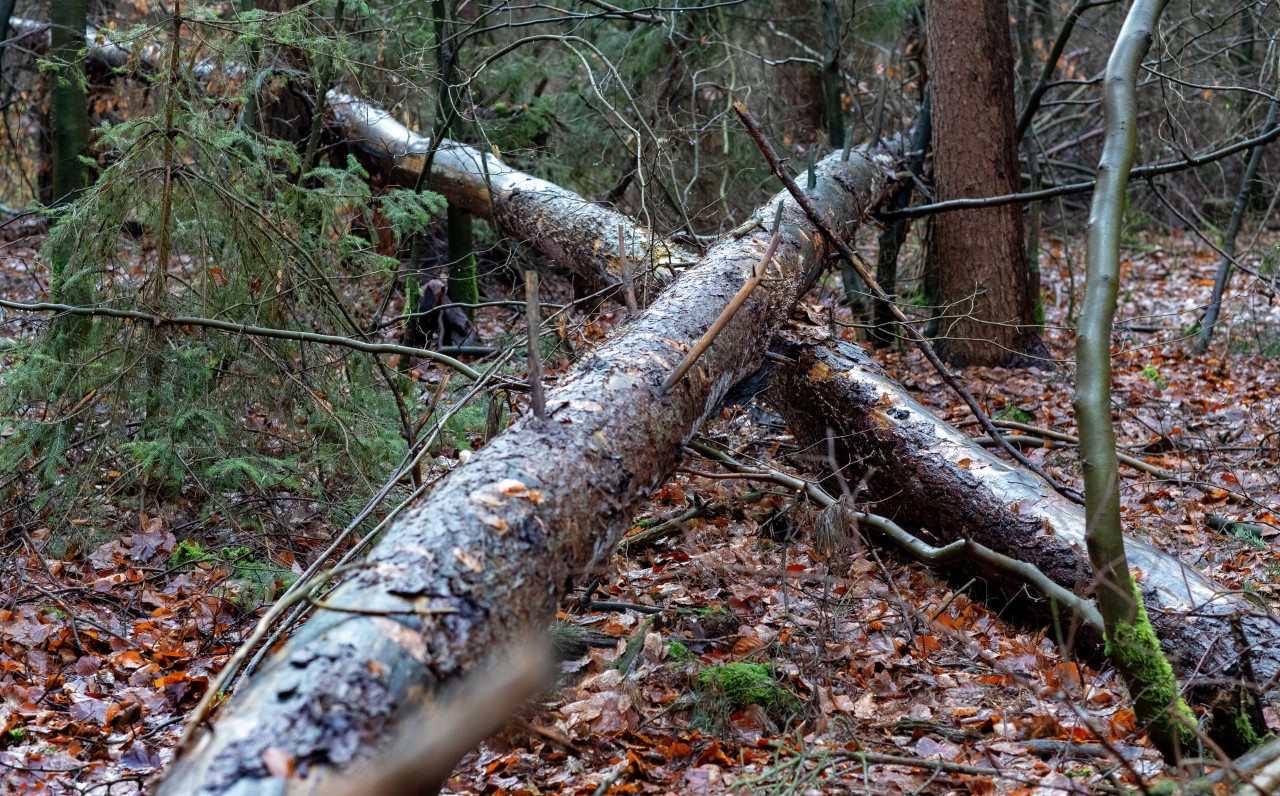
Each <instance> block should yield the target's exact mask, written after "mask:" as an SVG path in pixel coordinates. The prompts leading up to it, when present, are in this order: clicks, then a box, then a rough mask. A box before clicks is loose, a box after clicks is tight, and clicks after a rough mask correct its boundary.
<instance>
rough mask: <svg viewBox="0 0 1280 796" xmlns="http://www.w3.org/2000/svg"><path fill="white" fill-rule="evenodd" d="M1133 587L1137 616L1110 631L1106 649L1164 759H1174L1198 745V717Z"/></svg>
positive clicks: (1137, 590) (1152, 740)
mask: <svg viewBox="0 0 1280 796" xmlns="http://www.w3.org/2000/svg"><path fill="white" fill-rule="evenodd" d="M1133 591H1134V599H1135V600H1136V601H1137V619H1136V621H1134V622H1133V624H1127V623H1124V622H1120V623H1118V624H1117V626H1116V627H1115V629H1114V633H1112V632H1108V633H1107V640H1106V653H1107V656H1108V657H1109V658H1110V659H1111V660H1112V661H1113V662H1114V663H1115V665H1116V668H1118V669H1119V670H1120V673H1121V675H1122V676H1123V677H1124V679H1125V684H1126V686H1127V687H1128V689H1129V695H1130V697H1131V698H1132V699H1133V712H1134V715H1135V716H1136V717H1137V719H1138V722H1139V724H1141V725H1143V726H1145V727H1146V730H1147V735H1148V736H1149V737H1150V738H1151V742H1152V743H1154V744H1155V745H1156V747H1157V748H1158V749H1160V751H1161V753H1162V754H1164V756H1165V759H1167V760H1173V759H1174V757H1175V756H1176V755H1177V754H1178V753H1179V752H1180V751H1181V750H1187V749H1194V748H1196V745H1197V738H1196V734H1195V733H1194V732H1193V731H1192V728H1193V727H1195V725H1196V718H1195V714H1194V713H1192V712H1191V708H1190V707H1189V706H1188V705H1187V703H1186V701H1184V700H1183V699H1182V696H1181V690H1180V689H1179V687H1178V678H1177V677H1175V676H1174V674H1173V667H1172V666H1170V665H1169V660H1168V659H1167V658H1165V656H1164V652H1162V651H1161V649H1160V640H1159V639H1158V638H1157V637H1156V633H1155V629H1154V628H1152V627H1151V622H1150V620H1149V619H1148V618H1147V609H1146V606H1145V605H1144V604H1143V601H1142V593H1141V591H1139V589H1138V587H1137V584H1134V589H1133ZM1172 714H1177V716H1176V718H1175V716H1174V715H1172Z"/></svg>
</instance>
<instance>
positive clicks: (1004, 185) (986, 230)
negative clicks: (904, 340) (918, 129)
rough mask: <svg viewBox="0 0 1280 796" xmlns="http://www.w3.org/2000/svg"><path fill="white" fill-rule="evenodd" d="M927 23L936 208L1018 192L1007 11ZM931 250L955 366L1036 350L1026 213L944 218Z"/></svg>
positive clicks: (990, 211) (972, 5) (947, 349)
mask: <svg viewBox="0 0 1280 796" xmlns="http://www.w3.org/2000/svg"><path fill="white" fill-rule="evenodd" d="M924 16H925V26H926V31H927V36H928V53H929V65H930V66H929V80H930V84H931V87H932V100H933V148H934V175H935V182H936V194H937V198H938V200H940V201H945V200H947V199H954V198H958V197H962V196H995V195H999V194H1004V193H1011V192H1014V191H1016V190H1018V188H1019V183H1020V180H1019V172H1018V150H1017V142H1016V140H1015V138H1014V125H1015V118H1014V105H1013V44H1012V39H1011V36H1010V33H1009V16H1008V8H1007V4H1006V3H1005V1H1004V0H926V3H925V15H924ZM932 246H933V247H934V251H935V252H936V253H937V257H938V258H939V261H938V267H939V270H940V272H941V291H942V300H943V302H944V304H945V305H946V308H945V313H946V314H947V315H949V316H950V317H949V318H948V319H947V320H944V322H943V323H942V327H941V330H940V332H941V334H943V335H944V337H945V339H944V340H942V341H941V346H940V347H941V348H942V349H943V352H944V353H945V354H946V355H947V357H948V358H949V359H951V360H952V361H953V362H957V363H961V364H965V363H969V364H986V365H997V364H1005V363H1008V362H1010V361H1011V360H1013V359H1015V358H1016V357H1017V355H1019V354H1021V353H1029V352H1034V351H1036V350H1037V349H1038V347H1039V338H1038V336H1037V334H1036V323H1035V298H1034V296H1033V295H1032V292H1031V286H1030V278H1029V271H1028V267H1027V252H1026V247H1025V245H1024V239H1023V226H1022V211H1021V210H1020V209H1019V208H1017V207H1015V206H1005V207H994V208H978V209H972V210H964V211H959V212H954V213H947V214H945V215H942V216H940V217H939V218H938V219H937V221H936V224H935V230H934V238H933V241H932Z"/></svg>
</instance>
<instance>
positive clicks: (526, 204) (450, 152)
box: [329, 92, 698, 306]
mask: <svg viewBox="0 0 1280 796" xmlns="http://www.w3.org/2000/svg"><path fill="white" fill-rule="evenodd" d="M330 95H331V96H330V99H329V106H330V109H331V112H332V114H333V117H334V123H335V124H336V125H337V127H338V128H339V129H341V130H342V131H343V132H344V133H345V135H346V138H347V142H348V146H349V147H350V148H351V150H352V151H353V152H354V153H355V155H356V156H357V158H358V159H359V160H360V161H361V162H362V164H363V165H364V166H365V167H366V168H368V169H370V170H371V171H372V170H376V171H378V172H381V173H384V174H386V175H388V177H389V179H390V180H391V183H392V184H394V185H404V186H412V185H414V184H415V182H416V181H417V178H418V174H419V173H421V171H422V168H423V166H424V164H425V163H426V161H427V158H428V156H429V155H430V153H431V141H430V140H429V139H427V138H424V137H422V136H420V135H418V134H417V133H414V132H412V131H411V130H409V129H408V128H406V127H405V126H404V125H402V124H400V123H399V122H397V121H396V120H395V119H393V118H392V117H391V116H390V114H388V113H387V112H386V111H383V110H381V109H380V108H377V107H376V106H373V105H370V104H369V103H366V102H363V101H361V100H359V99H356V98H355V97H350V96H346V95H340V94H336V93H334V92H330ZM339 154H341V153H339ZM430 168H431V172H430V175H429V179H428V182H427V186H428V187H429V188H431V190H433V191H436V192H437V193H440V194H443V195H444V197H445V198H446V199H448V200H449V203H450V206H457V207H460V208H462V209H464V210H466V211H468V212H470V213H474V214H475V215H477V216H480V217H481V218H486V219H488V220H490V221H492V222H493V223H495V224H496V225H497V226H498V228H499V229H500V230H501V231H502V233H503V234H504V235H505V236H506V237H508V238H511V239H513V240H514V241H516V242H519V243H525V244H528V245H530V246H533V247H534V248H536V249H538V250H539V251H541V252H542V253H544V254H546V255H547V256H548V257H550V258H551V259H553V260H555V261H556V262H558V263H561V264H562V265H565V266H566V267H569V268H571V269H572V270H573V272H574V274H575V275H576V276H578V277H579V278H580V279H581V281H582V282H583V285H584V286H585V287H586V288H587V289H588V290H590V291H592V292H598V291H614V290H619V289H621V287H622V281H623V280H622V274H621V272H620V270H619V258H618V227H619V226H621V227H623V229H624V231H625V234H624V239H625V241H626V247H627V261H628V262H629V263H630V264H631V266H632V274H633V277H632V278H633V280H634V283H635V290H636V297H637V299H638V300H639V303H640V304H641V306H644V305H646V304H648V303H649V302H650V301H652V300H653V299H655V298H656V297H657V296H658V294H659V293H660V292H661V291H662V289H663V287H665V286H666V285H667V284H668V283H670V281H671V279H672V278H673V277H674V276H675V273H676V270H677V269H678V268H681V267H684V266H688V265H692V264H693V263H695V262H697V260H698V256H697V255H696V254H694V253H693V252H691V251H689V250H688V249H685V248H684V247H682V246H679V245H677V244H674V243H670V242H668V241H666V240H664V239H662V238H660V237H659V236H658V235H657V234H656V233H655V232H653V231H652V230H650V229H647V228H645V227H643V226H640V225H638V224H636V223H635V222H634V221H632V220H631V219H630V218H628V217H627V216H625V215H623V214H622V213H619V212H617V211H615V210H610V209H608V208H605V207H602V206H600V205H596V204H593V203H592V202H590V201H588V200H587V199H584V198H583V197H582V196H580V195H579V194H576V193H574V192H573V191H570V190H567V189H565V188H561V187H560V186H558V185H555V184H553V183H550V182H547V181H546V180H542V179H539V178H537V177H533V176H530V175H528V174H525V173H524V172H521V171H517V170H516V169H513V168H512V167H510V166H508V165H507V164H505V163H503V162H502V160H501V159H500V158H499V157H497V156H496V155H494V154H490V153H482V152H480V151H479V150H477V149H473V148H472V147H469V146H464V145H462V144H458V143H455V142H453V141H449V140H443V141H442V142H441V144H440V146H439V147H438V148H437V149H436V151H435V153H434V157H432V160H431V166H430Z"/></svg>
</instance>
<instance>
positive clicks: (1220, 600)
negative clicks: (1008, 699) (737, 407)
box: [768, 335, 1280, 749]
mask: <svg viewBox="0 0 1280 796" xmlns="http://www.w3.org/2000/svg"><path fill="white" fill-rule="evenodd" d="M774 350H775V351H777V352H779V353H782V354H784V355H785V356H787V357H790V358H791V359H793V360H794V363H793V364H786V365H783V366H780V367H779V368H778V369H777V370H776V371H775V374H774V378H773V383H772V385H771V387H770V390H769V393H768V396H769V400H770V402H771V403H772V404H773V405H774V406H775V407H777V408H778V410H779V411H780V412H782V415H783V417H785V418H786V420H787V423H788V425H789V426H790V427H791V430H792V432H793V433H794V434H795V435H796V438H797V441H798V442H799V443H800V444H801V445H802V447H803V449H805V450H809V451H813V452H815V453H818V454H826V453H827V452H828V451H830V452H831V453H832V454H833V455H834V461H832V462H829V463H828V466H829V467H830V468H831V469H832V470H837V469H838V470H839V471H840V472H842V473H843V474H844V477H845V479H846V480H847V481H848V482H850V483H853V482H857V481H858V480H859V479H862V478H865V479H866V485H867V489H868V491H869V495H868V497H869V498H870V500H871V501H873V505H874V507H875V511H876V512H877V513H879V514H882V515H884V516H887V517H890V518H892V519H893V520H894V521H896V522H897V523H898V524H899V525H901V526H902V527H904V528H906V529H907V530H909V531H917V530H919V531H924V532H927V533H928V534H929V536H928V537H927V539H928V541H929V542H930V543H931V544H935V545H936V544H944V543H947V542H951V541H954V540H956V539H960V538H964V537H968V538H971V539H973V540H974V541H976V542H979V543H981V544H983V545H986V546H987V547H990V548H991V549H993V550H995V551H996V552H998V553H1003V554H1005V555H1008V556H1011V557H1013V558H1016V559H1018V560H1020V561H1026V562H1028V563H1031V564H1033V565H1035V566H1036V567H1037V568H1038V569H1039V570H1040V571H1041V572H1043V573H1045V574H1046V575H1048V576H1049V577H1050V578H1051V579H1052V580H1053V581H1054V582H1056V583H1057V584H1059V585H1060V586H1063V587H1065V588H1067V589H1069V590H1071V591H1073V592H1075V593H1077V594H1081V595H1088V594H1089V593H1090V592H1091V591H1092V588H1093V579H1092V574H1091V573H1092V571H1093V570H1092V566H1091V564H1090V562H1089V558H1088V556H1087V555H1086V554H1085V551H1084V547H1085V511H1084V510H1083V509H1082V508H1081V507H1080V506H1078V505H1076V504H1074V503H1072V502H1070V501H1068V500H1066V499H1065V498H1063V497H1061V496H1059V495H1058V494H1057V493H1056V492H1054V491H1053V490H1052V489H1051V488H1050V487H1049V486H1048V484H1046V483H1045V482H1044V481H1042V480H1041V479H1039V478H1037V477H1036V476H1035V475H1033V474H1032V473H1030V472H1027V471H1026V470H1022V469H1020V468H1016V467H1014V466H1012V465H1009V464H1006V463H1005V462H1004V461H1003V460H1001V459H1000V458H998V457H997V456H995V455H994V454H992V453H990V452H988V451H986V450H984V449H982V448H980V447H978V446H977V445H976V444H974V442H973V441H971V440H969V439H968V438H966V437H965V436H964V435H963V434H961V433H960V432H959V431H956V430H955V429H953V428H951V427H950V426H948V425H947V424H946V423H944V422H942V421H941V420H939V419H937V418H936V417H935V416H934V415H933V414H932V413H931V412H929V410H928V409H926V408H925V407H923V406H921V405H920V404H919V403H918V402H917V401H916V400H915V399H914V398H912V397H911V395H910V394H909V393H908V392H907V391H906V390H905V389H904V388H903V387H902V385H900V384H898V383H897V382H895V381H894V380H893V379H892V378H890V377H889V376H888V375H887V374H886V373H885V372H884V370H883V369H882V368H880V366H879V365H877V364H876V363H875V362H873V361H872V360H871V359H870V357H868V356H867V354H866V353H865V352H863V351H862V350H861V349H859V348H858V347H856V346H852V345H848V344H838V345H814V344H813V343H811V342H809V341H806V340H805V339H804V337H803V336H801V335H789V336H784V337H783V338H782V339H781V342H780V344H779V345H775V347H774ZM1125 545H1126V548H1127V550H1128V560H1129V563H1130V564H1131V565H1132V566H1134V567H1136V568H1137V569H1138V570H1140V571H1141V572H1142V578H1141V580H1140V581H1139V583H1138V586H1139V588H1140V589H1141V593H1142V596H1143V599H1144V600H1145V602H1146V605H1147V606H1148V607H1149V608H1150V610H1151V612H1152V619H1151V621H1152V624H1153V625H1154V627H1155V631H1156V634H1157V635H1158V636H1159V638H1160V640H1161V642H1162V644H1163V648H1164V650H1165V652H1166V653H1167V654H1168V656H1169V660H1170V661H1171V663H1172V664H1173V667H1174V669H1175V670H1176V672H1177V674H1178V675H1179V677H1180V678H1181V679H1182V681H1183V682H1184V684H1185V685H1186V686H1187V692H1186V693H1187V698H1188V700H1189V701H1191V702H1192V703H1194V704H1197V705H1204V706H1208V707H1209V708H1211V709H1212V710H1214V712H1215V714H1219V715H1217V716H1215V719H1214V721H1213V723H1211V724H1210V726H1209V728H1208V731H1209V734H1210V736H1211V737H1213V738H1214V739H1215V741H1217V742H1218V743H1219V744H1220V745H1223V744H1228V745H1235V744H1236V743H1237V742H1236V741H1235V740H1234V737H1235V735H1236V728H1235V727H1233V726H1226V725H1227V720H1228V718H1229V717H1225V716H1221V715H1220V706H1222V705H1224V704H1226V703H1230V702H1232V701H1234V700H1236V699H1237V697H1238V692H1239V690H1240V688H1239V686H1244V687H1245V689H1256V688H1257V686H1258V683H1264V682H1272V683H1274V682H1276V681H1275V678H1276V677H1277V676H1278V675H1280V648H1278V647H1277V646H1276V645H1275V644H1274V643H1272V642H1271V639H1272V638H1274V636H1275V633H1276V626H1275V622H1274V620H1273V619H1272V618H1271V617H1270V616H1268V615H1267V614H1266V612H1265V611H1264V610H1262V609H1259V608H1258V607H1256V606H1254V605H1253V604H1252V603H1250V602H1249V601H1248V600H1247V599H1244V598H1243V597H1241V596H1237V595H1235V594H1232V593H1230V592H1229V591H1228V590H1226V589H1224V588H1223V587H1221V586H1219V585H1218V584H1216V583H1214V582H1213V581H1211V580H1210V579H1209V578H1207V577H1205V576H1204V575H1202V574H1201V573H1200V572H1199V571H1197V570H1195V569H1194V568H1192V567H1189V566H1187V565H1185V564H1183V563H1182V562H1181V561H1179V560H1178V558H1176V557H1175V556H1172V555H1169V554H1167V553H1164V552H1162V551H1160V550H1158V549H1156V548H1154V547H1152V546H1151V545H1149V544H1147V543H1146V542H1144V541H1142V540H1141V539H1138V538H1135V537H1127V538H1126V541H1125ZM964 574H965V577H966V578H967V577H969V576H971V575H972V574H973V569H972V567H970V568H967V569H966V570H965V573H964ZM987 576H988V581H989V583H990V584H991V585H992V586H993V587H994V588H996V590H997V591H998V592H1000V593H1002V594H1004V595H1005V596H1007V597H1009V598H1016V599H1017V600H1018V602H1019V603H1020V604H1021V605H1022V606H1024V607H1026V608H1029V609H1030V610H1031V611H1032V612H1033V613H1034V615H1035V616H1036V617H1037V618H1038V619H1039V621H1041V622H1044V623H1047V624H1049V625H1050V627H1051V628H1053V627H1054V623H1055V621H1058V619H1057V618H1056V617H1055V615H1054V611H1053V609H1052V606H1050V605H1049V604H1048V603H1047V602H1045V601H1040V600H1036V601H1032V600H1030V599H1029V598H1027V597H1026V596H1025V591H1026V590H1025V588H1024V584H1022V583H1021V582H1015V581H1011V580H1009V579H1007V578H1003V577H1000V576H996V575H991V574H990V573H987ZM1060 621H1061V622H1063V623H1065V622H1066V621H1067V620H1066V619H1065V618H1062V619H1061V620H1060ZM1236 621H1239V623H1240V627H1241V630H1242V632H1243V636H1244V639H1245V643H1244V645H1240V644H1239V643H1237V641H1236V640H1235V639H1236V636H1235V634H1233V630H1232V627H1233V624H1234V623H1235V622H1236ZM1059 629H1060V630H1061V631H1062V637H1063V639H1064V640H1066V641H1068V642H1069V641H1071V640H1072V638H1073V637H1075V636H1077V635H1079V638H1080V640H1081V641H1082V642H1083V643H1084V645H1085V646H1086V647H1090V646H1092V647H1093V648H1094V649H1096V648H1097V645H1099V644H1100V643H1101V641H1102V640H1101V639H1096V638H1089V637H1088V634H1085V633H1083V632H1081V634H1077V633H1076V629H1075V628H1072V627H1069V626H1065V625H1061V626H1060V627H1059ZM1051 632H1052V631H1051ZM1246 680H1247V681H1250V682H1242V681H1246ZM1273 688H1274V685H1273ZM1224 748H1228V749H1233V748H1235V749H1238V746H1224Z"/></svg>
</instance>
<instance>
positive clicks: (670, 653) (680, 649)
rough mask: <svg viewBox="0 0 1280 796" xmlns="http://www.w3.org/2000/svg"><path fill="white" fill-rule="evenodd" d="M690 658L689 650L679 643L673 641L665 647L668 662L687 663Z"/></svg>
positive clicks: (691, 655) (691, 654)
mask: <svg viewBox="0 0 1280 796" xmlns="http://www.w3.org/2000/svg"><path fill="white" fill-rule="evenodd" d="M692 657H693V653H692V652H690V651H689V648H688V647H686V646H685V645H683V644H681V643H680V642H679V641H673V642H671V643H670V644H668V645H667V659H668V660H670V661H677V662H679V661H687V660H689V659H691V658H692Z"/></svg>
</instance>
